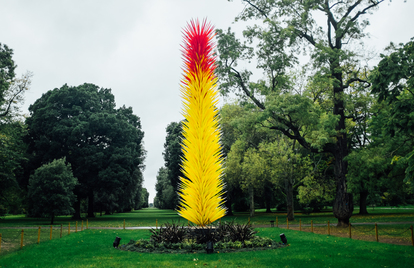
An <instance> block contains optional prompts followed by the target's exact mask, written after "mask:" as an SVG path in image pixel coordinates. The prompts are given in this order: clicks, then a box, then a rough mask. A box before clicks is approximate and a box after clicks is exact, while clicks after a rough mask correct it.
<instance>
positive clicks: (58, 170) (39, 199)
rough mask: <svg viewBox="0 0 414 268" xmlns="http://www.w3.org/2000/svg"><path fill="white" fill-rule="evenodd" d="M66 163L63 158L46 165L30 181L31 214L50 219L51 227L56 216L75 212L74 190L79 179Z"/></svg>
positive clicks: (37, 170)
mask: <svg viewBox="0 0 414 268" xmlns="http://www.w3.org/2000/svg"><path fill="white" fill-rule="evenodd" d="M65 162H66V161H65V158H62V159H58V160H53V161H52V162H51V163H49V164H44V165H43V166H41V167H39V168H38V169H36V171H35V173H34V174H33V175H32V176H30V180H29V192H28V196H29V199H30V201H31V212H32V213H33V214H39V215H41V216H46V217H50V218H51V221H50V224H51V225H53V221H54V219H55V216H59V215H69V214H72V213H73V212H74V209H73V203H74V201H75V199H76V196H75V194H74V193H73V190H74V188H75V185H76V184H77V179H76V178H75V177H74V176H73V173H72V170H71V166H70V164H66V163H65Z"/></svg>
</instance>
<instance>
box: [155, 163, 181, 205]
mask: <svg viewBox="0 0 414 268" xmlns="http://www.w3.org/2000/svg"><path fill="white" fill-rule="evenodd" d="M155 190H156V191H157V193H156V195H155V204H154V206H155V207H157V208H161V209H174V208H175V207H176V205H177V204H176V200H177V193H176V191H175V190H174V188H173V186H172V185H171V181H170V179H169V177H168V169H167V168H166V167H161V168H160V169H159V170H158V174H157V183H156V184H155Z"/></svg>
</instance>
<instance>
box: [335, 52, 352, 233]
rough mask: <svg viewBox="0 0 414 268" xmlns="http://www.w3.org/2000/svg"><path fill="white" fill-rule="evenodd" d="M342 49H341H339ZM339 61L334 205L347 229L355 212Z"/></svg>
mask: <svg viewBox="0 0 414 268" xmlns="http://www.w3.org/2000/svg"><path fill="white" fill-rule="evenodd" d="M339 48H340V47H339ZM337 69H339V70H340V66H339V63H338V59H336V58H334V59H333V61H332V62H331V72H332V75H333V76H334V77H335V78H336V81H334V108H333V114H334V115H339V122H338V124H337V126H336V128H335V129H336V131H337V137H336V139H337V141H336V144H335V146H334V149H333V151H334V152H333V154H334V157H335V168H334V171H335V179H336V197H335V201H334V205H333V213H334V216H335V217H336V218H337V219H338V225H337V226H338V227H347V226H348V225H349V219H350V218H351V216H352V212H353V211H354V204H353V198H352V194H350V193H348V188H347V184H346V174H347V173H348V161H346V160H345V157H346V156H348V144H347V134H346V127H345V113H344V110H345V104H344V100H343V99H344V96H343V94H344V87H343V82H342V73H341V72H340V71H339V72H338V71H337Z"/></svg>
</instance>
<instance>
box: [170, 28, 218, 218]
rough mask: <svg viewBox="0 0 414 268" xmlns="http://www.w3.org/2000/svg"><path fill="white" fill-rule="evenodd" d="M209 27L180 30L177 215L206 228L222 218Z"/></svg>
mask: <svg viewBox="0 0 414 268" xmlns="http://www.w3.org/2000/svg"><path fill="white" fill-rule="evenodd" d="M213 37H214V28H213V27H212V26H211V25H210V24H209V23H207V22H206V21H205V20H204V21H203V22H202V23H199V21H198V20H195V21H191V22H190V23H189V24H188V25H187V28H185V29H184V45H183V46H182V48H183V50H182V53H183V60H184V66H183V72H184V73H183V75H184V78H183V79H182V81H181V83H182V84H181V96H182V98H183V105H184V108H183V115H184V118H185V123H184V126H183V136H184V138H183V142H182V147H183V152H184V159H183V164H182V169H183V174H184V177H185V178H180V181H181V182H180V187H179V196H180V205H179V209H178V213H179V215H180V216H182V217H184V218H185V219H187V220H189V221H191V222H192V223H194V224H196V225H198V226H206V225H208V224H210V223H212V222H214V221H216V220H218V219H220V218H221V217H223V216H224V215H225V213H226V209H225V207H224V205H223V203H224V200H223V197H222V195H223V193H224V190H223V182H222V179H221V174H222V160H221V147H220V131H219V129H218V123H219V122H218V116H217V113H218V110H217V108H216V105H217V103H218V92H217V90H216V81H217V78H216V76H215V74H214V69H215V67H216V66H215V57H214V56H213V48H214V45H213V42H212V39H213Z"/></svg>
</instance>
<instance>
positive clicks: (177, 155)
mask: <svg viewBox="0 0 414 268" xmlns="http://www.w3.org/2000/svg"><path fill="white" fill-rule="evenodd" d="M182 131H183V129H182V122H178V123H177V122H171V123H170V124H169V125H168V126H167V128H166V132H167V136H166V138H165V143H164V152H163V153H162V154H163V156H164V161H165V164H164V167H161V168H160V169H159V171H158V174H157V183H156V186H155V188H156V190H157V193H156V195H155V201H154V206H156V207H158V208H165V209H175V208H176V207H177V205H178V194H177V191H178V183H179V181H180V177H182V176H183V173H182V171H181V163H182V158H183V156H184V154H183V152H182V147H181V141H182V138H183V135H182Z"/></svg>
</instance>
